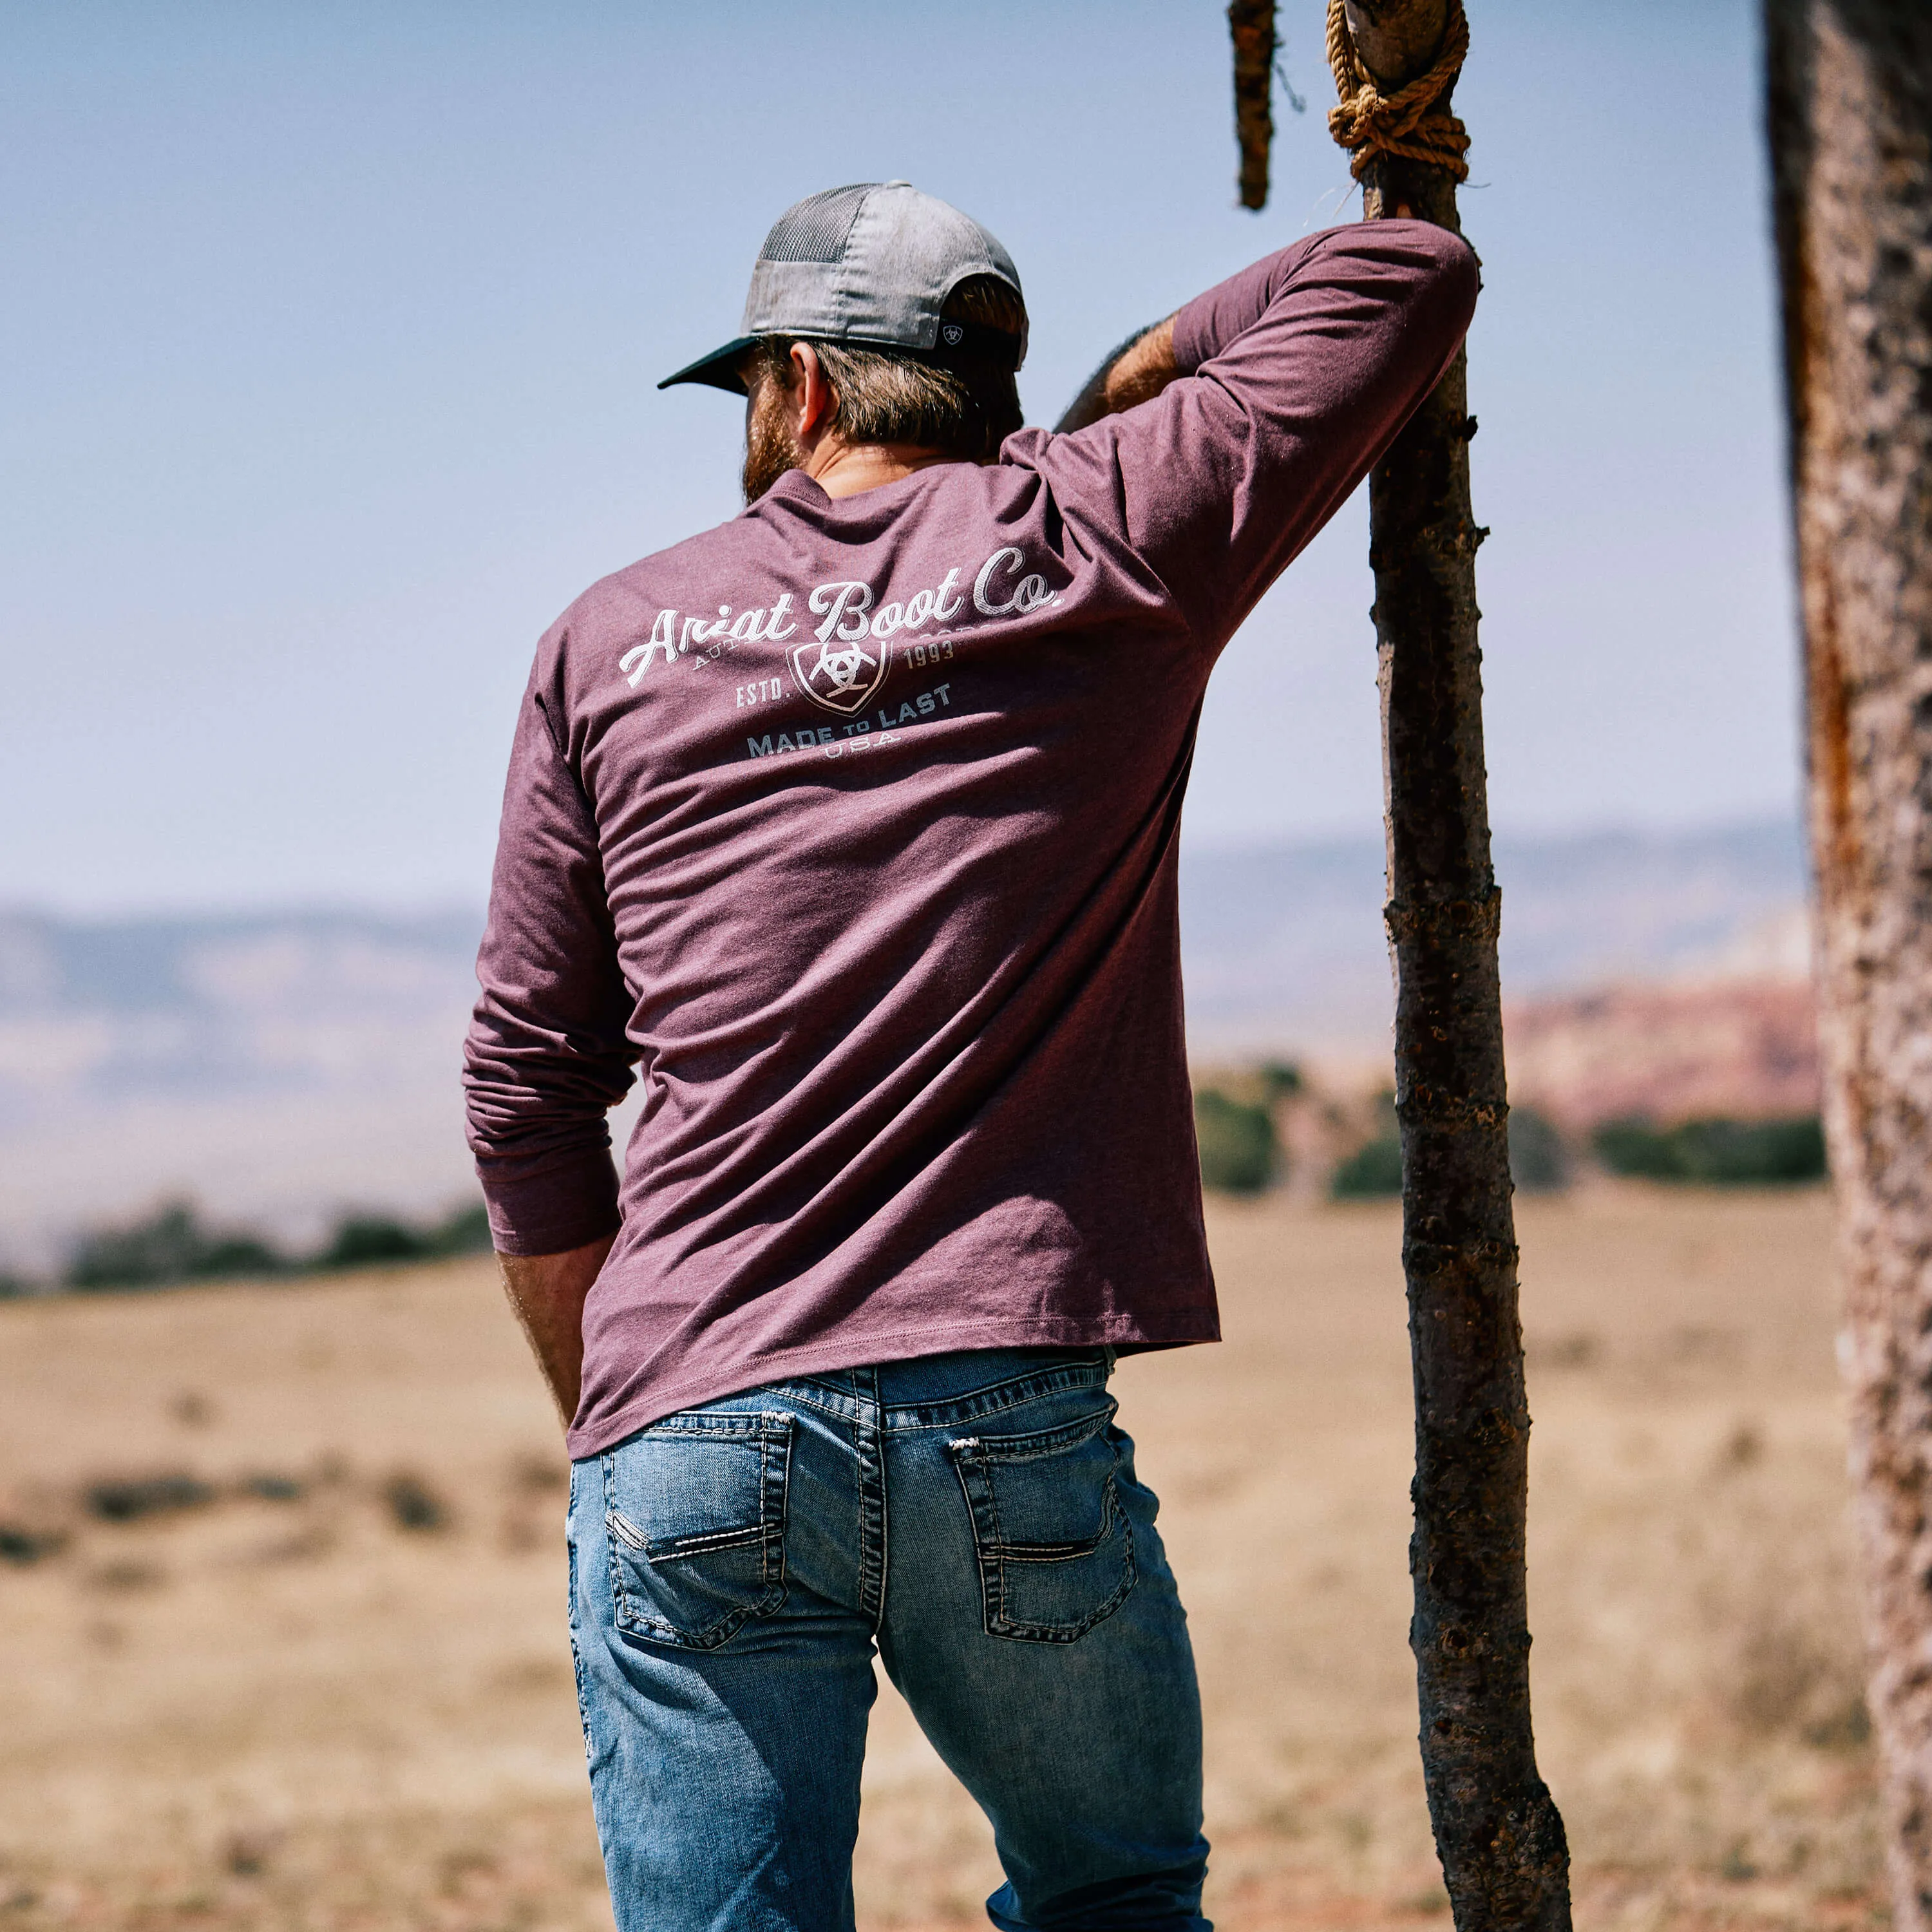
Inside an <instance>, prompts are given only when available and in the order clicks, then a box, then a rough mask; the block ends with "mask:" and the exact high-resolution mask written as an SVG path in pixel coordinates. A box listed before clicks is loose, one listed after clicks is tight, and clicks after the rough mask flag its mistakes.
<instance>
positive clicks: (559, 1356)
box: [496, 1235, 616, 1429]
mask: <svg viewBox="0 0 1932 1932" xmlns="http://www.w3.org/2000/svg"><path fill="white" fill-rule="evenodd" d="M615 1240H616V1236H615V1235H605V1236H604V1238H603V1239H602V1240H601V1241H592V1242H591V1243H589V1244H588V1245H587V1246H586V1247H581V1248H571V1249H568V1250H566V1251H565V1253H562V1254H560V1255H499V1256H497V1257H496V1265H497V1266H498V1268H500V1269H502V1273H503V1292H504V1293H505V1295H508V1297H509V1298H510V1306H511V1309H512V1310H514V1311H515V1313H516V1317H517V1322H518V1323H519V1324H520V1325H521V1327H522V1328H523V1335H524V1338H525V1339H526V1340H527V1341H528V1342H529V1345H530V1353H531V1354H532V1355H535V1357H536V1358H537V1367H538V1368H540V1369H541V1370H542V1371H543V1377H544V1381H545V1382H547V1383H549V1385H550V1396H551V1399H552V1400H553V1401H554V1402H555V1403H556V1412H557V1414H558V1415H560V1416H561V1417H562V1418H563V1426H564V1427H565V1429H568V1427H570V1425H571V1421H572V1420H573V1418H574V1417H575V1415H576V1414H577V1400H578V1398H579V1397H580V1395H581V1394H582V1393H583V1301H584V1298H585V1297H586V1295H589V1292H590V1284H591V1283H592V1282H594V1281H595V1280H596V1279H597V1271H598V1269H599V1268H601V1267H602V1266H603V1265H604V1256H606V1255H607V1254H608V1253H610V1244H611V1243H612V1242H613V1241H615Z"/></svg>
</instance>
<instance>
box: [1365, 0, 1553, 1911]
mask: <svg viewBox="0 0 1932 1932" xmlns="http://www.w3.org/2000/svg"><path fill="white" fill-rule="evenodd" d="M1446 17H1447V8H1446V7H1445V4H1444V0H1380V4H1376V0H1349V7H1348V18H1349V27H1350V30H1351V31H1352V34H1353V35H1354V37H1355V45H1356V48H1357V50H1358V52H1359V54H1360V55H1361V59H1362V62H1363V64H1364V65H1365V66H1366V67H1367V68H1368V69H1369V71H1370V73H1371V74H1373V76H1374V77H1375V79H1376V85H1377V86H1378V87H1379V89H1381V90H1382V92H1383V93H1384V94H1385V95H1387V94H1390V93H1392V92H1394V91H1395V89H1397V88H1398V87H1400V86H1403V84H1404V83H1406V82H1408V81H1409V80H1411V79H1412V78H1414V77H1415V76H1416V75H1417V74H1421V73H1423V72H1425V71H1427V69H1428V68H1430V66H1431V65H1433V62H1434V61H1435V58H1436V52H1437V50H1438V49H1439V47H1440V46H1441V45H1442V40H1443V34H1444V28H1445V20H1446ZM1446 104H1447V102H1446V98H1445V106H1446ZM1362 201H1363V215H1364V219H1365V220H1376V219H1378V218H1379V217H1382V216H1385V215H1391V214H1413V215H1415V216H1418V217H1421V218H1422V219H1423V220H1428V221H1433V222H1435V223H1438V224H1439V226H1442V227H1445V228H1451V229H1456V230H1457V232H1458V233H1460V231H1461V223H1460V221H1459V220H1458V219H1457V211H1456V184H1455V181H1454V178H1453V177H1452V176H1451V175H1450V174H1449V173H1448V172H1447V171H1446V170H1445V169H1442V168H1440V167H1437V166H1432V165H1429V164H1427V163H1420V162H1417V161H1413V160H1405V159H1402V158H1399V157H1394V156H1391V155H1378V156H1377V157H1376V158H1375V159H1374V160H1372V161H1371V162H1370V163H1369V165H1368V166H1367V169H1366V170H1365V172H1364V175H1363V177H1362ZM1475 431H1476V424H1475V419H1474V418H1473V417H1472V416H1470V414H1469V407H1468V366H1467V360H1466V357H1465V356H1463V355H1461V354H1459V355H1458V356H1457V358H1456V360H1455V362H1454V365H1452V366H1451V368H1450V370H1449V372H1448V374H1447V375H1446V376H1445V377H1443V379H1442V383H1440V384H1439V386H1438V387H1437V389H1436V392H1435V394H1434V395H1432V396H1431V397H1430V399H1429V400H1428V401H1427V402H1426V403H1424V404H1423V406H1422V407H1421V409H1420V410H1418V411H1417V413H1416V414H1415V417H1414V418H1413V419H1412V420H1411V422H1409V425H1408V426H1407V427H1406V428H1405V429H1404V430H1403V432H1402V434H1401V435H1400V437H1397V440H1396V441H1395V443H1394V445H1393V446H1392V447H1391V449H1390V450H1389V452H1388V455H1386V456H1385V458H1383V459H1382V461H1381V462H1380V463H1379V464H1377V465H1376V468H1375V470H1374V471H1373V473H1372V475H1371V476H1370V481H1369V527H1370V550H1369V558H1370V563H1371V565H1373V568H1374V571H1375V579H1376V602H1375V609H1374V612H1373V616H1374V619H1375V625H1376V649H1377V654H1378V662H1379V683H1380V685H1381V689H1382V734H1383V735H1382V744H1383V773H1384V786H1385V802H1386V807H1387V826H1388V880H1389V904H1388V912H1387V915H1386V916H1387V919H1388V932H1389V938H1390V941H1391V950H1392V952H1393V954H1394V965H1395V974H1396V1111H1397V1116H1398V1118H1399V1119H1400V1123H1401V1130H1402V1148H1403V1270H1404V1272H1405V1274H1406V1276H1407V1278H1408V1285H1409V1342H1410V1349H1411V1355H1412V1361H1413V1364H1414V1370H1415V1448H1416V1467H1415V1486H1414V1491H1413V1494H1414V1500H1415V1535H1414V1537H1413V1539H1412V1542H1411V1544H1410V1547H1409V1569H1410V1574H1411V1577H1412V1582H1413V1584H1414V1588H1415V1617H1414V1620H1413V1622H1412V1624H1411V1625H1410V1628H1409V1642H1410V1646H1411V1648H1412V1649H1413V1650H1414V1652H1415V1663H1416V1684H1417V1691H1418V1701H1419V1703H1420V1705H1421V1719H1422V1728H1421V1747H1422V1763H1423V1774H1424V1781H1425V1783H1426V1784H1427V1790H1428V1794H1429V1812H1430V1823H1432V1825H1433V1826H1434V1828H1435V1832H1436V1848H1437V1850H1438V1851H1439V1853H1440V1855H1441V1856H1442V1870H1443V1876H1444V1879H1445V1882H1446V1883H1447V1885H1448V1890H1449V1897H1450V1901H1451V1906H1452V1907H1453V1909H1454V1914H1455V1923H1456V1926H1457V1932H1505V1928H1508V1932H1528V1928H1532V1927H1534V1928H1537V1929H1538V1932H1545V1928H1558V1927H1562V1928H1567V1927H1568V1925H1569V1924H1570V1897H1569V1850H1568V1845H1567V1843H1566V1842H1565V1838H1564V1832H1563V1821H1562V1818H1561V1817H1559V1815H1558V1813H1557V1810H1556V1805H1555V1803H1554V1802H1553V1800H1552V1799H1551V1797H1550V1793H1549V1790H1548V1789H1547V1787H1546V1786H1545V1785H1544V1782H1543V1780H1542V1778H1541V1777H1540V1776H1539V1775H1538V1772H1537V1768H1536V1750H1535V1740H1534V1738H1533V1736H1532V1730H1531V1726H1530V1705H1529V1621H1528V1606H1527V1597H1526V1580H1525V1572H1524V1526H1525V1518H1526V1508H1527V1499H1528V1476H1529V1409H1528V1406H1527V1403H1526V1397H1525V1394H1524V1389H1523V1343H1522V1335H1521V1331H1520V1328H1519V1326H1518V1323H1517V1247H1516V1232H1515V1223H1514V1214H1513V1212H1512V1210H1511V1191H1512V1190H1511V1181H1510V1166H1509V1136H1508V1118H1509V1106H1508V1097H1507V1094H1506V1090H1505V1080H1504V1072H1503V1035H1502V990H1501V982H1500V979H1499V974H1498V971H1497V965H1496V938H1497V933H1498V930H1499V922H1500V916H1501V906H1502V899H1501V895H1500V894H1499V892H1498V890H1497V887H1496V875H1495V874H1494V872H1493V870H1492V869H1491V867H1490V827H1489V808H1488V787H1487V774H1486V772H1485V771H1484V761H1483V716H1482V676H1481V662H1482V653H1481V650H1480V649H1478V644H1477V637H1476V625H1477V619H1478V611H1477V609H1476V569H1475V559H1476V548H1477V546H1478V544H1480V543H1481V541H1482V540H1483V538H1484V535H1487V532H1485V531H1484V530H1482V529H1479V528H1478V526H1477V525H1476V523H1475V517H1474V515H1473V513H1472V507H1471V502H1470V496H1469V439H1470V438H1471V437H1472V436H1474V435H1475Z"/></svg>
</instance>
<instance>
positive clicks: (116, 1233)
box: [0, 1201, 490, 1298]
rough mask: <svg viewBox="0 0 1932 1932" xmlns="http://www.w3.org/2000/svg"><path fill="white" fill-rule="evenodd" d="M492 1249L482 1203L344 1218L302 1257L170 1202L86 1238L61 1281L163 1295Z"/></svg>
mask: <svg viewBox="0 0 1932 1932" xmlns="http://www.w3.org/2000/svg"><path fill="white" fill-rule="evenodd" d="M489 1248H490V1218H489V1216H488V1214H487V1212H486V1211H484V1206H483V1204H482V1202H480V1201H478V1202H472V1203H470V1204H469V1205H466V1206H463V1207H461V1208H457V1209H455V1210H454V1211H452V1213H450V1214H446V1216H444V1217H443V1219H442V1220H440V1221H436V1222H432V1223H430V1224H429V1225H428V1226H418V1225H416V1224H413V1223H410V1222H407V1221H402V1220H397V1219H396V1218H395V1217H393V1216H392V1215H387V1214H346V1215H344V1217H342V1218H341V1220H339V1221H338V1222H337V1223H336V1224H335V1230H334V1232H332V1234H331V1235H329V1238H328V1239H327V1240H326V1241H324V1242H323V1245H322V1246H321V1247H320V1249H319V1250H317V1252H316V1253H314V1254H312V1255H308V1256H293V1255H290V1254H287V1253H284V1251H283V1250H281V1249H279V1248H278V1247H275V1244H273V1243H272V1242H270V1241H266V1240H264V1239H263V1238H262V1237H261V1236H260V1235H255V1234H252V1233H251V1232H248V1231H247V1230H246V1229H239V1230H238V1229H229V1230H226V1231H217V1230H216V1229H211V1228H208V1227H207V1226H204V1225H203V1224H202V1220H201V1218H200V1217H199V1214H198V1213H197V1212H196V1209H195V1208H194V1205H193V1203H192V1202H187V1201H169V1202H164V1203H163V1205H161V1206H160V1207H159V1208H156V1209H155V1210H154V1212H153V1213H152V1214H149V1215H147V1216H146V1217H144V1218H143V1219H142V1220H138V1221H130V1222H128V1223H126V1224H125V1225H124V1226H119V1227H111V1228H101V1229H96V1230H95V1232H93V1233H92V1234H89V1235H84V1236H83V1238H81V1240H80V1242H79V1243H77V1245H76V1246H75V1247H74V1252H73V1253H72V1254H71V1256H70V1257H69V1259H68V1266H67V1270H66V1274H65V1277H64V1279H65V1282H66V1284H67V1286H68V1287H70V1288H77V1289H117V1288H163V1287H166V1286H168V1285H169V1284H170V1283H175V1282H183V1281H210V1280H220V1279H222V1278H223V1277H231V1278H232V1277H235V1276H237V1275H278V1274H295V1273H297V1272H299V1271H310V1270H331V1269H336V1268H369V1267H374V1266H377V1265H382V1264H384V1263H387V1264H389V1265H394V1264H395V1263H397V1262H416V1261H433V1260H439V1259H442V1258H443V1257H444V1256H452V1255H470V1254H479V1253H487V1252H488V1250H489ZM28 1292H31V1284H28V1283H24V1282H16V1281H15V1280H14V1279H13V1277H8V1276H0V1298H5V1296H6V1295H9V1294H26V1293H28Z"/></svg>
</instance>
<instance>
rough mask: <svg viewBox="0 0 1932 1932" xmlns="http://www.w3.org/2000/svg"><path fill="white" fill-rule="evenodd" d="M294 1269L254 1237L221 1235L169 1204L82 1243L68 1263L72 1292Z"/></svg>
mask: <svg viewBox="0 0 1932 1932" xmlns="http://www.w3.org/2000/svg"><path fill="white" fill-rule="evenodd" d="M289 1266H290V1262H289V1259H288V1258H287V1256H285V1255H282V1254H279V1253H277V1252H276V1250H275V1249H274V1248H272V1247H270V1246H269V1244H268V1243H267V1242H266V1241H261V1240H259V1239H258V1238H257V1237H255V1236H254V1235H249V1234H236V1233H227V1234H221V1233H217V1232H214V1230H213V1229H208V1228H205V1227H204V1226H202V1223H201V1220H200V1217H199V1216H198V1215H197V1214H196V1212H195V1211H194V1208H193V1205H192V1204H191V1203H190V1202H186V1201H169V1202H164V1203H163V1205H161V1206H160V1207H159V1208H156V1209H155V1211H154V1212H153V1213H152V1214H150V1215H148V1216H147V1217H145V1219H144V1220H139V1221H130V1222H128V1223H126V1224H125V1225H124V1226H121V1227H118V1228H103V1229H98V1230H97V1231H96V1232H95V1233H93V1234H91V1235H86V1236H84V1237H83V1238H82V1240H81V1241H80V1243H79V1244H78V1245H77V1247H75V1249H74V1253H73V1254H72V1256H71V1257H70V1258H69V1260H68V1268H67V1284H68V1286H69V1287H70V1288H80V1289H103V1288H156V1287H159V1286H162V1285H163V1283H168V1282H175V1281H205V1280H208V1279H209V1278H210V1277H215V1276H222V1275H239V1274H280V1273H281V1272H282V1271H284V1270H285V1269H286V1268H288V1267H289Z"/></svg>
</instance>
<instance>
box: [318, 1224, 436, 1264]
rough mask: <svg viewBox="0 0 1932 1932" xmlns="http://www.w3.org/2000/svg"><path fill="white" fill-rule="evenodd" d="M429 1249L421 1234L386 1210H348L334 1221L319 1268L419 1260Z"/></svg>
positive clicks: (319, 1260)
mask: <svg viewBox="0 0 1932 1932" xmlns="http://www.w3.org/2000/svg"><path fill="white" fill-rule="evenodd" d="M430 1252H431V1250H430V1246H429V1243H428V1241H427V1240H426V1239H425V1237H424V1236H422V1235H420V1234H419V1233H418V1232H417V1231H416V1229H413V1228H411V1227H407V1226H404V1223H401V1221H395V1220H391V1219H390V1218H389V1217H388V1216H387V1215H386V1214H347V1215H344V1217H343V1218H342V1219H341V1220H340V1221H338V1222H337V1223H336V1224H335V1235H334V1236H333V1238H332V1239H331V1240H330V1241H329V1244H328V1246H327V1247H325V1248H324V1249H323V1251H322V1252H321V1253H320V1254H319V1255H317V1256H316V1258H315V1265H316V1266H317V1268H368V1267H371V1266H372V1265H374V1264H375V1263H377V1262H416V1261H421V1260H422V1259H423V1258H424V1257H425V1256H427V1255H428V1253H430Z"/></svg>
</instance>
